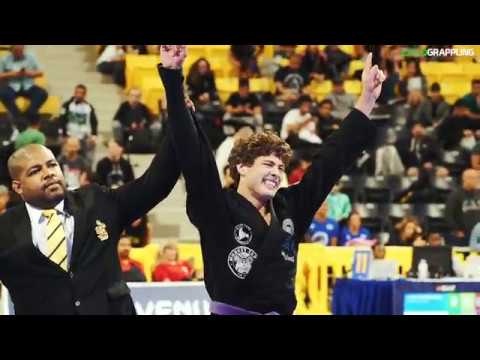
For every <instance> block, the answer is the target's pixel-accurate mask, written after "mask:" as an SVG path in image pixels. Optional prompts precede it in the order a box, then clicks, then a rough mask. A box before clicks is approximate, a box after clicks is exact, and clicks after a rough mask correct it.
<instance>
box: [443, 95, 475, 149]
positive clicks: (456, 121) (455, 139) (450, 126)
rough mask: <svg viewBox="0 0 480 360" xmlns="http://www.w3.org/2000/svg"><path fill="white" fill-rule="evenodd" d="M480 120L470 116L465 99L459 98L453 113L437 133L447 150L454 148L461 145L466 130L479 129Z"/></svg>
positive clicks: (468, 134) (469, 134)
mask: <svg viewBox="0 0 480 360" xmlns="http://www.w3.org/2000/svg"><path fill="white" fill-rule="evenodd" d="M479 129H480V121H478V120H475V119H472V118H471V117H470V110H469V109H468V106H467V105H466V104H465V102H464V100H463V99H460V100H457V101H456V102H455V104H454V105H453V109H452V111H451V114H450V115H449V116H447V117H446V118H445V120H444V121H443V122H442V123H440V124H439V125H438V126H437V128H436V135H437V138H438V141H439V142H440V144H441V146H442V147H443V148H444V149H445V150H454V149H457V148H458V147H460V145H461V144H462V140H463V138H464V137H465V135H467V137H468V136H471V133H468V132H467V134H465V130H472V131H475V130H479Z"/></svg>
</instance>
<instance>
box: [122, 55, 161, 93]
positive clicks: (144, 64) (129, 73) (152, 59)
mask: <svg viewBox="0 0 480 360" xmlns="http://www.w3.org/2000/svg"><path fill="white" fill-rule="evenodd" d="M159 62H160V56H158V55H136V54H128V55H127V56H126V57H125V77H126V83H127V84H126V87H127V89H130V88H131V87H132V83H133V77H134V70H135V69H136V68H144V69H145V68H150V69H155V68H156V66H157V64H158V63H159Z"/></svg>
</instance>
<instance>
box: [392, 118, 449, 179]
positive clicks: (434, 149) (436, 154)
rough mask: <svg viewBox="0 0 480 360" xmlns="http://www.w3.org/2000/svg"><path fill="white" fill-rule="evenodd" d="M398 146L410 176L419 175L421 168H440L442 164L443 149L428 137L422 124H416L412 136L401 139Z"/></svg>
mask: <svg viewBox="0 0 480 360" xmlns="http://www.w3.org/2000/svg"><path fill="white" fill-rule="evenodd" d="M396 146H397V149H398V152H399V154H400V157H401V159H402V163H403V164H404V165H405V167H406V168H407V175H408V176H412V175H415V174H418V169H419V168H420V167H425V168H427V169H433V168H434V167H437V168H438V165H439V163H440V162H441V148H440V147H439V146H438V144H437V142H436V141H435V140H434V139H432V138H431V137H430V136H427V135H426V132H425V127H424V126H423V125H422V124H421V123H416V124H415V125H414V126H413V127H412V129H411V134H410V136H406V137H403V138H401V139H399V140H398V142H397V144H396Z"/></svg>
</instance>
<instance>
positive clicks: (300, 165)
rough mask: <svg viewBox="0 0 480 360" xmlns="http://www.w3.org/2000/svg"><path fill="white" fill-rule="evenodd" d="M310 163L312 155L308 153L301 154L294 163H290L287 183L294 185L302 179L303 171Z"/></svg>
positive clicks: (304, 171)
mask: <svg viewBox="0 0 480 360" xmlns="http://www.w3.org/2000/svg"><path fill="white" fill-rule="evenodd" d="M311 165H312V157H311V156H310V154H308V153H303V154H301V157H300V158H299V159H298V161H297V163H296V164H292V167H291V170H290V171H289V172H288V185H295V184H297V183H299V182H300V181H302V179H303V177H304V175H305V173H306V172H307V170H308V169H309V168H310V166H311Z"/></svg>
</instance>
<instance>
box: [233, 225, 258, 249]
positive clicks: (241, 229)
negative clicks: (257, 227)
mask: <svg viewBox="0 0 480 360" xmlns="http://www.w3.org/2000/svg"><path fill="white" fill-rule="evenodd" d="M233 236H234V237H235V240H237V242H238V243H239V244H240V245H248V244H250V241H252V238H253V234H252V229H251V228H250V226H248V225H245V224H238V225H237V226H235V229H234V230H233Z"/></svg>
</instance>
